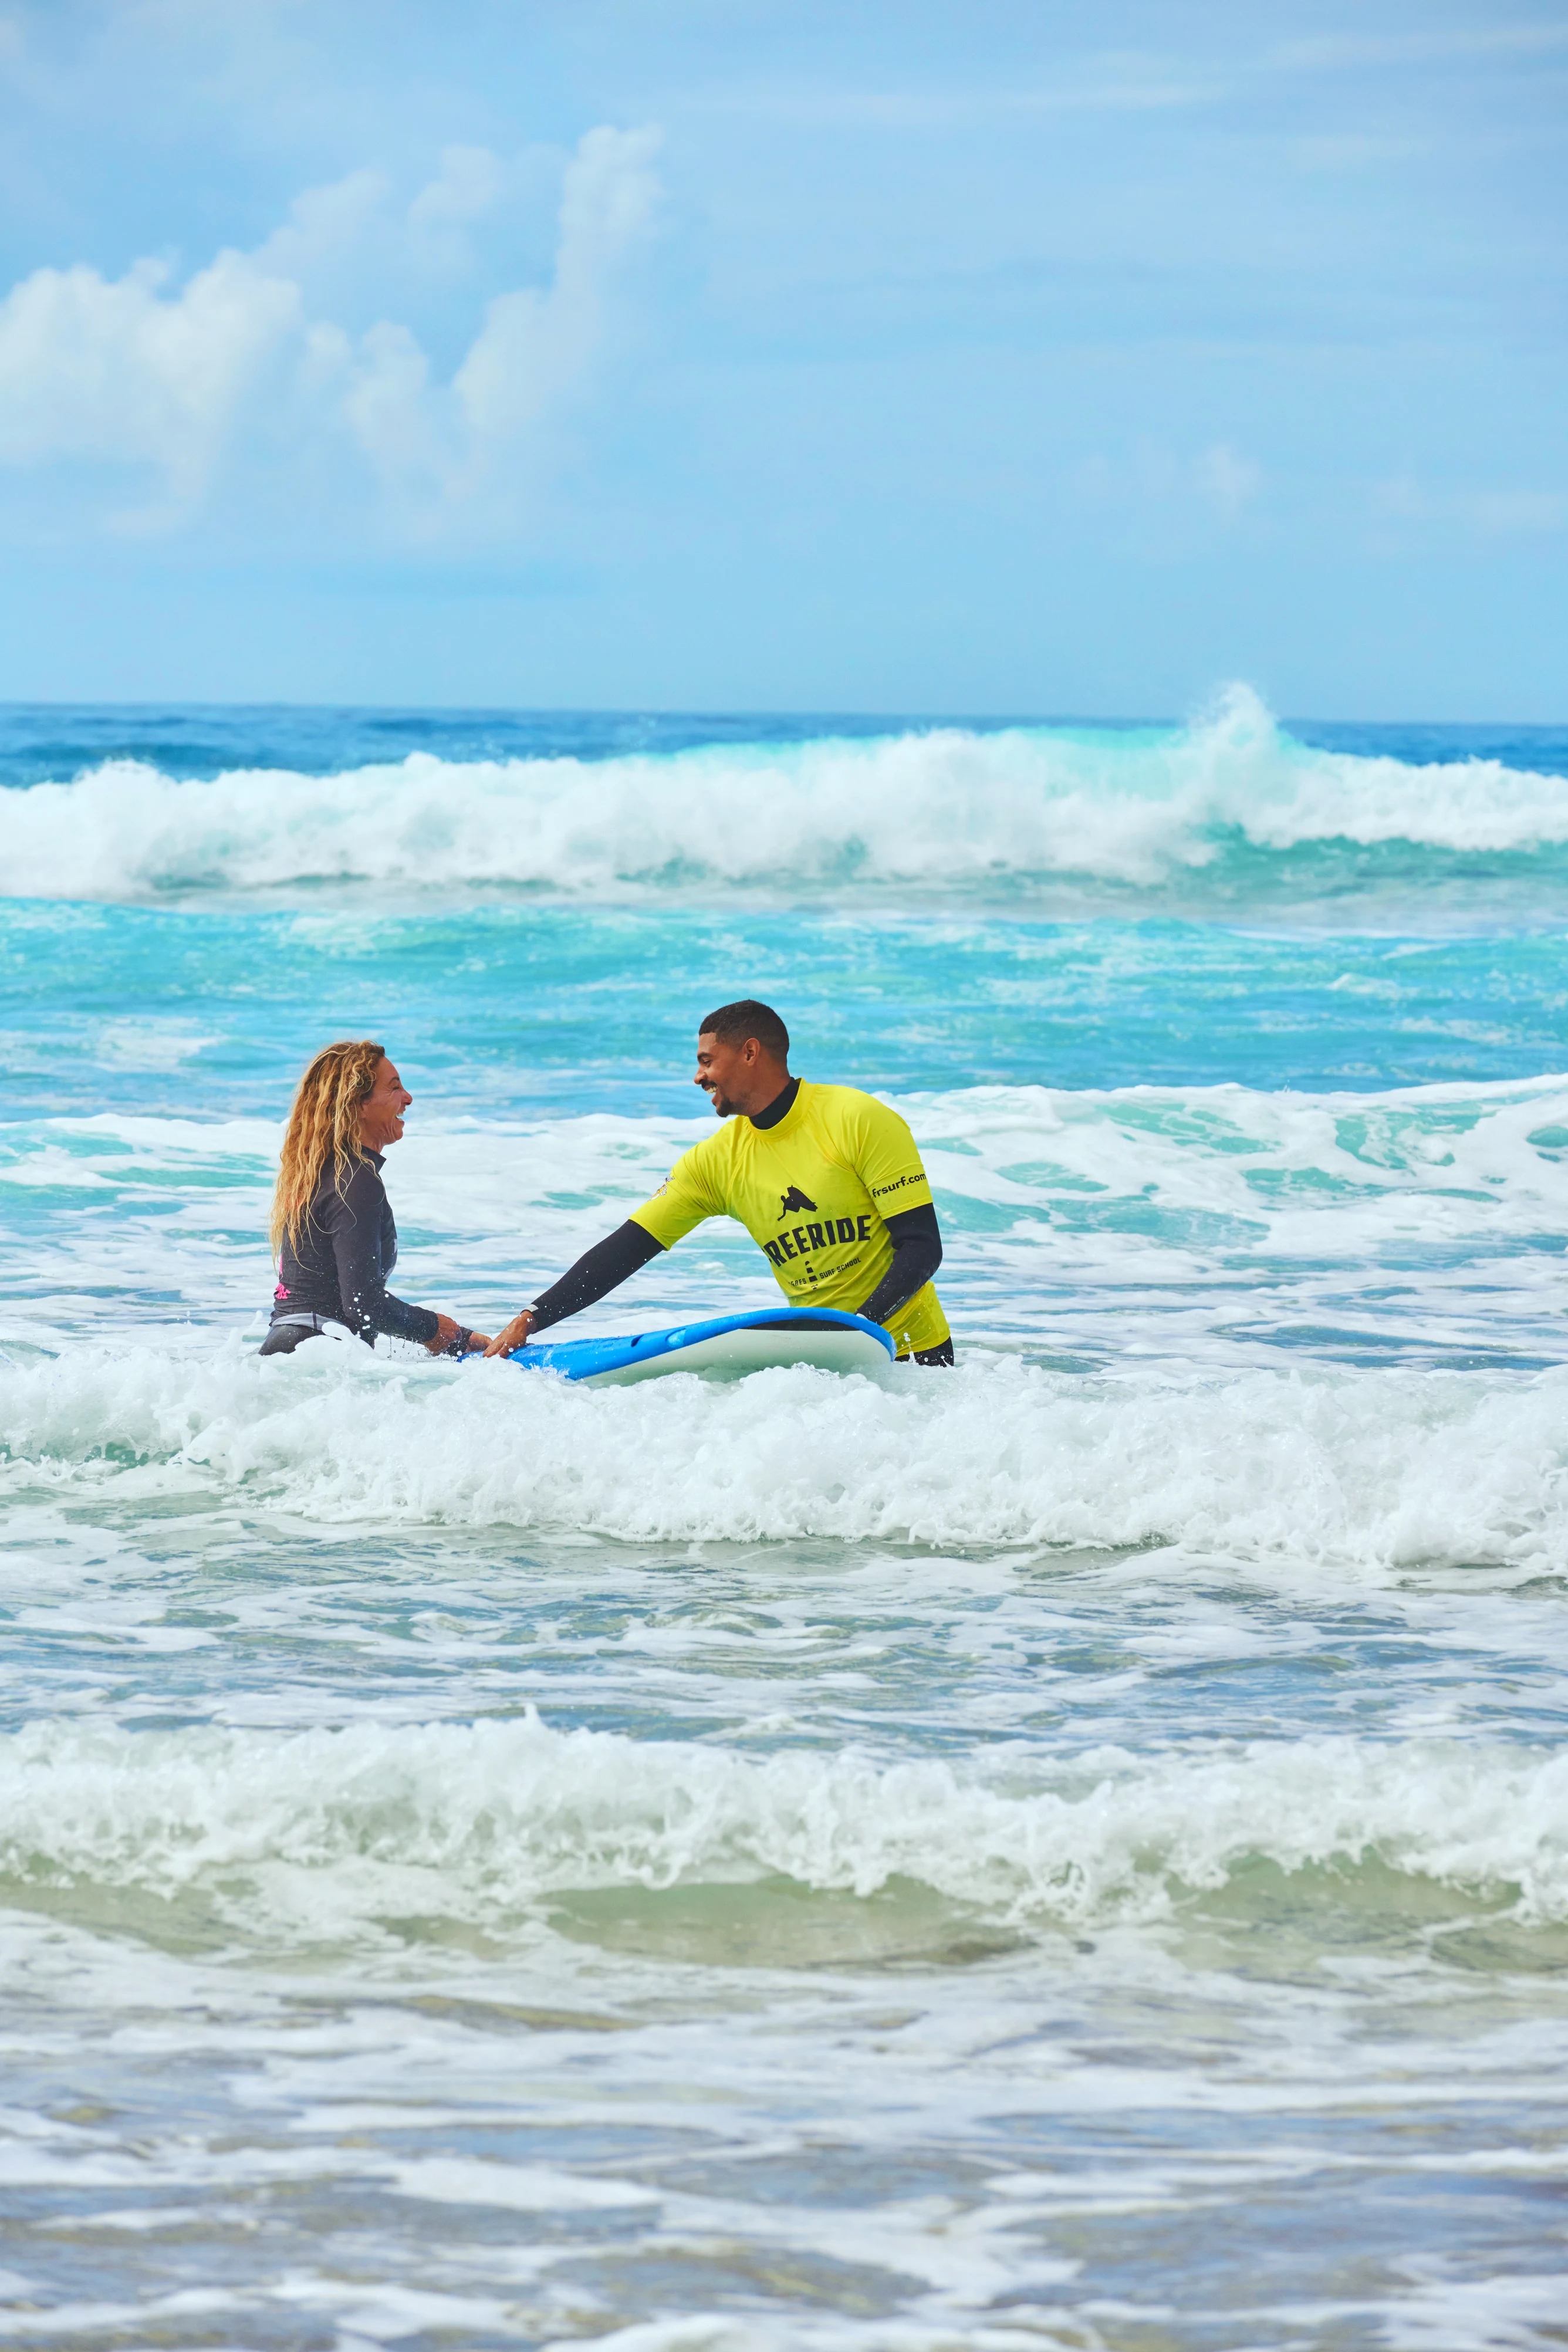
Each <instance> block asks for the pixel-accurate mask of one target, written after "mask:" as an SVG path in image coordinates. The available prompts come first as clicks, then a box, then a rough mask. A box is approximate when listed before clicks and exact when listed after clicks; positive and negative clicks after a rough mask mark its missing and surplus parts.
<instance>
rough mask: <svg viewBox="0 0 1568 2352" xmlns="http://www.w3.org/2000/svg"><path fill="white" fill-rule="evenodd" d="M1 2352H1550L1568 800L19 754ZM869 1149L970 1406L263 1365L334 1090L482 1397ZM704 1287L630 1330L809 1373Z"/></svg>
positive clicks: (1328, 730)
mask: <svg viewBox="0 0 1568 2352" xmlns="http://www.w3.org/2000/svg"><path fill="white" fill-rule="evenodd" d="M0 783H3V784H4V785H5V787H7V789H5V790H4V791H0V877H4V881H5V888H6V890H7V893H8V895H7V896H6V897H5V898H4V899H3V900H0V959H3V971H4V983H5V1006H4V1010H3V1011H0V1034H3V1038H4V1053H5V1069H6V1078H7V1087H6V1109H5V1118H4V1123H3V1125H0V1263H3V1265H4V1269H5V1307H4V1318H5V1319H4V1329H3V1332H0V1400H3V1402H4V1412H3V1415H0V1427H3V1430H4V1452H3V1454H0V1480H3V1482H4V1491H5V1532H4V1540H5V1570H6V1573H5V1612H4V1616H3V1618H0V1654H3V1656H4V1660H5V1667H6V1673H5V1685H4V1688H5V1699H4V1706H3V1712H0V1953H3V1958H4V1965H5V1973H6V1983H7V1990H8V1998H7V2001H6V2004H5V2023H4V2029H3V2030H4V2034H5V2053H6V2067H7V2074H8V2077H9V2088H8V2090H7V2091H6V2093H5V2112H4V2115H3V2116H0V2172H3V2175H4V2179H5V2184H6V2194H5V2198H4V2200H0V2207H3V2209H4V2214H5V2221H4V2225H3V2228H0V2336H5V2337H6V2338H8V2339H9V2340H15V2341H23V2342H35V2341H37V2342H42V2341H49V2342H54V2343H70V2344H73V2345H74V2344H83V2345H92V2346H100V2345H101V2346H104V2347H115V2346H121V2345H123V2346H133V2345H134V2346H141V2345H148V2346H151V2345H153V2344H158V2345H166V2344H173V2345H177V2346H187V2345H188V2346H192V2347H198V2346H199V2347H207V2346H211V2347H229V2346H246V2347H249V2346H268V2347H270V2346H273V2345H277V2346H289V2347H293V2346H300V2347H316V2346H321V2347H343V2352H361V2347H367V2346H371V2345H378V2344H387V2345H395V2346H401V2347H412V2348H413V2352H423V2347H488V2346H491V2345H495V2346H514V2345H521V2346H544V2345H552V2344H566V2343H573V2342H577V2341H581V2340H584V2339H588V2338H592V2339H595V2340H597V2341H606V2342H609V2343H611V2344H615V2345H617V2346H620V2347H625V2352H754V2347H761V2352H773V2347H781V2352H782V2347H796V2346H805V2347H810V2348H811V2352H816V2347H823V2352H839V2347H845V2352H939V2347H951V2346H956V2345H961V2344H962V2345H963V2346H966V2347H967V2346H971V2345H973V2346H979V2347H985V2348H986V2352H1025V2347H1027V2352H1038V2347H1044V2346H1064V2347H1065V2346H1072V2347H1112V2352H1152V2347H1182V2352H1186V2347H1194V2352H1197V2348H1198V2347H1202V2352H1210V2348H1211V2347H1212V2352H1251V2347H1271V2352H1272V2347H1292V2352H1294V2347H1301V2346H1314V2347H1316V2346H1323V2347H1330V2346H1331V2347H1336V2352H1338V2347H1362V2346H1365V2347H1383V2346H1393V2347H1412V2352H1469V2347H1494V2346H1504V2345H1506V2346H1508V2347H1526V2352H1529V2347H1537V2346H1541V2347H1545V2346H1548V2345H1551V2344H1553V2343H1556V2342H1558V2341H1560V2339H1561V2330H1562V2317H1563V2312H1564V2310H1568V2260H1565V2258H1564V2255H1563V2246H1562V2239H1561V2226H1560V2219H1559V2217H1558V2206H1559V2203H1560V2184H1561V2179H1562V2167H1563V2121H1562V2108H1563V2101H1562V2095H1561V2084H1562V2080H1563V2061H1564V2057H1565V2056H1568V2009H1565V2003H1564V1999H1563V1987H1564V1971H1565V1969H1568V1830H1565V1828H1564V1823H1565V1822H1568V1758H1565V1756H1564V1750H1563V1696H1564V1690H1565V1688H1568V1638H1565V1636H1564V1631H1563V1571H1564V1559H1565V1529H1568V1478H1565V1475H1564V1473H1565V1466H1568V1433H1565V1418H1564V1414H1565V1407H1568V1373H1565V1371H1564V1370H1563V1364H1564V1357H1565V1349H1564V1346H1563V1334H1564V1328H1565V1327H1564V1307H1565V1306H1568V1281H1565V1269H1564V1263H1563V1258H1564V1235H1565V1233H1568V1219H1565V1216H1564V1206H1565V1197H1564V1196H1565V1192H1568V1181H1565V1177H1564V1168H1563V1161H1564V1156H1565V1155H1568V1076H1565V1075H1563V1072H1564V1064H1565V1055H1564V1049H1563V1008H1564V1004H1565V1003H1568V939H1565V937H1564V929H1563V919H1562V912H1561V909H1562V907H1563V886H1564V884H1565V882H1568V730H1545V729H1530V730H1523V729H1511V730H1510V729H1507V728H1502V727H1499V728H1496V729H1491V730H1479V729H1471V730H1460V729H1438V728H1429V727H1426V728H1424V727H1415V726H1412V727H1410V728H1407V729H1389V728H1384V729H1375V730H1357V729H1353V728H1349V727H1342V726H1341V727H1330V726H1327V725H1323V726H1307V725H1304V724H1300V723H1298V724H1293V725H1291V726H1289V727H1281V726H1279V725H1277V724H1276V723H1275V722H1274V721H1273V720H1272V719H1270V717H1269V716H1268V713H1267V712H1266V711H1264V710H1263V709H1262V708H1261V706H1260V705H1259V704H1258V702H1257V700H1256V698H1253V697H1251V696H1250V695H1248V694H1247V693H1246V692H1245V691H1236V692H1233V693H1232V694H1231V695H1230V696H1229V697H1228V698H1226V699H1225V700H1224V701H1223V702H1221V703H1220V704H1219V705H1217V706H1216V708H1215V710H1214V711H1213V712H1212V713H1210V714H1209V715H1208V716H1207V717H1206V718H1205V719H1202V720H1201V721H1198V722H1195V723H1194V724H1193V725H1191V726H1190V727H1187V728H1185V729H1172V728H1169V727H1162V726H1156V725H1153V724H1151V725H1149V726H1147V727H1142V728H1134V729H1110V728H1105V727H1096V726H1090V725H1083V724H1068V723H1066V722H1063V723H1058V724H1054V725H1049V726H1042V725H1039V724H1033V723H1026V722H1022V721H1020V722H1018V723H1016V724H1009V725H1002V724H997V725H994V726H986V727H975V726H973V725H970V724H966V723H964V722H962V721H952V722H942V723H940V724H935V723H927V722H921V723H920V724H918V725H917V724H914V723H912V722H904V721H900V720H897V719H889V720H886V721H866V720H858V721H854V722H841V721H837V720H834V719H789V720H758V719H722V718H711V717H710V718H701V717H698V718H691V719H681V718H669V717H665V718H652V717H641V718H639V717H624V718H605V717H595V716H589V717H583V716H574V715H572V714H555V715H542V716H541V715H534V716H520V715H517V714H507V713H455V712H448V713H437V714H418V713H397V712H374V711H350V712H321V711H300V712H293V711H288V710H279V709H263V710H254V711H241V710H196V709H185V710H156V709H139V710H133V711H131V710H125V711H114V710H73V709H15V708H14V709H10V710H9V711H7V712H5V713H0ZM742 991H744V992H756V993H760V994H763V995H764V996H767V997H769V998H771V999H772V1000H773V1001H774V1002H776V1003H778V1004H779V1005H780V1007H781V1009H782V1010H783V1011H784V1013H785V1015H786V1018H787V1019H788V1021H789V1024H790V1026H791V1029H792V1033H793V1034H794V1036H795V1066H797V1067H799V1068H801V1069H802V1070H804V1071H805V1073H806V1074H807V1075H809V1076H816V1077H824V1078H835V1079H840V1080H847V1081H849V1082H852V1083H856V1084H859V1085H863V1086H866V1087H872V1088H875V1089H876V1090H877V1091H879V1092H880V1093H884V1094H887V1095H889V1096H890V1097H892V1098H893V1099H894V1100H895V1101H896V1102H897V1103H898V1104H899V1106H900V1108H901V1109H902V1110H903V1111H904V1112H905V1114H906V1116H907V1117H908V1118H910V1121H911V1123H912V1125H913V1126H914V1129H915V1131H916V1133H917V1135H918V1136H919V1138H920V1139H921V1145H922V1149H923V1150H924V1151H925V1154H926V1158H927V1162H928V1165H929V1166H930V1168H931V1173H932V1177H933V1181H934V1183H935V1186H936V1190H937V1193H938V1198H939V1202H940V1206H941V1211H942V1223H943V1231H944V1234H945V1236H946V1239H947V1247H948V1255H947V1261H946V1264H945V1265H944V1267H943V1271H942V1292H943V1297H944V1299H945V1302H946V1304H947V1307H948V1310H949V1314H950V1318H951V1319H952V1323H953V1327H954V1329H955V1333H956V1334H957V1338H958V1344H959V1350H960V1362H959V1366H958V1369H957V1370H956V1371H955V1372H954V1373H952V1375H951V1376H940V1377H939V1376H935V1375H917V1374H913V1373H908V1372H897V1373H895V1372H889V1374H888V1375H887V1376H886V1378H885V1379H883V1380H881V1381H868V1380H853V1381H836V1380H833V1379H831V1378H829V1377H827V1376H824V1375H816V1374H813V1373H809V1372H805V1371H795V1372H774V1373H767V1374H762V1375H758V1376H755V1377H753V1378H752V1379H751V1380H748V1381H742V1382H739V1383H734V1384H731V1385H721V1384H706V1383H702V1382H699V1381H692V1380H687V1379H680V1380H672V1381H664V1382H658V1383H653V1384H650V1385H648V1386H646V1387H643V1388H641V1389H635V1390H628V1391H614V1392H607V1393H589V1392H577V1391H570V1390H566V1389H563V1388H558V1387H556V1386H555V1385H554V1384H552V1383H548V1382H543V1381H520V1380H519V1379H518V1378H517V1376H516V1374H515V1373H512V1372H510V1370H508V1369H507V1368H506V1367H505V1366H500V1365H497V1366H486V1367H474V1366H468V1367H462V1368H459V1367H456V1366H451V1365H446V1364H435V1363H431V1362H430V1361H429V1360H426V1359H424V1358H423V1357H422V1356H418V1355H413V1356H410V1355H407V1354H405V1353H402V1352H400V1351H398V1350H397V1349H395V1348H392V1347H390V1346H387V1345H386V1344H385V1343H384V1345H383V1348H382V1349H380V1350H378V1351H377V1352H376V1353H375V1354H374V1355H372V1354H370V1353H369V1352H368V1351H365V1350H363V1349H336V1348H332V1347H329V1346H327V1345H324V1344H323V1345H322V1346H321V1347H319V1348H314V1347H313V1348H311V1349H306V1350H303V1351H301V1353H300V1355H299V1356H298V1357H295V1358H291V1359H285V1360H272V1361H268V1363H266V1364H262V1363H261V1362H260V1361H259V1360H258V1358H257V1356H256V1353H255V1348H256V1342H257V1340H258V1337H259V1334H260V1330H261V1328H262V1325H263V1319H264V1316H265V1310H266V1303H267V1300H268V1294H269V1289H270V1275H269V1271H268V1261H267V1256H266V1251H265V1247H264V1245H263V1243H262V1241H261V1234H262V1229H263V1224H264V1220H265V1213H266V1203H267V1197H268V1184H269V1171H270V1167H271V1164H272V1156H273V1154H274V1153H275V1150H276V1144H277V1138H278V1134H279V1123H280V1120H281V1118H282V1116H283V1113H284V1111H285V1109H286V1107H287V1103H288V1100H289V1092H290V1089H291V1086H292V1083H293V1080H294V1078H295V1076H297V1074H298V1070H299V1068H300V1064H301V1062H302V1061H303V1059H304V1057H305V1056H306V1055H307V1054H308V1053H309V1052H310V1050H311V1049H312V1047H313V1046H314V1045H317V1044H319V1043H321V1042H322V1041H323V1040H324V1039H325V1038H327V1037H329V1036H331V1035H333V1034H367V1033H369V1034H375V1035H377V1036H380V1037H381V1038H382V1039H383V1040H384V1043H385V1044H386V1045H387V1047H388V1049H389V1050H390V1051H391V1052H392V1053H393V1054H394V1055H395V1057H396V1059H397V1061H398V1063H399V1066H400V1067H401V1069H402V1070H403V1072H404V1074H405V1077H406V1078H407V1080H408V1082H409V1084H410V1085H411V1086H412V1087H413V1089H414V1092H415V1096H416V1101H415V1104H414V1108H413V1110H412V1113H411V1115H410V1120H409V1126H408V1133H407V1136H406V1139H405V1141H404V1142H403V1143H402V1144H400V1145H399V1146H398V1147H397V1149H396V1151H395V1154H394V1155H393V1157H392V1159H391V1160H390V1161H389V1165H388V1180H389V1184H390V1188H391V1191H392V1195H393V1199H394V1202H395V1206H396V1210H397V1214H398V1221H399V1228H400V1233H401V1235H402V1241H403V1257H402V1260H401V1264H400V1276H399V1282H400V1287H401V1288H402V1289H403V1290H404V1292H405V1295H406V1296H409V1297H416V1298H419V1299H421V1300H428V1301H429V1302H430V1303H432V1304H435V1305H438V1306H442V1307H448V1308H450V1309H452V1310H453V1311H455V1312H458V1313H459V1314H461V1315H462V1316H463V1317H464V1318H465V1319H466V1320H469V1321H473V1322H477V1323H479V1324H481V1325H487V1324H493V1322H494V1321H495V1320H497V1319H499V1318H500V1317H501V1316H503V1315H504V1314H505V1313H507V1312H509V1311H510V1309H511V1307H514V1306H515V1305H517V1304H518V1303H520V1301H521V1299H522V1298H524V1297H527V1296H529V1295H531V1291H532V1289H533V1288H535V1287H537V1286H538V1285H539V1284H540V1283H541V1282H542V1280H544V1279H545V1278H547V1277H548V1276H551V1275H552V1274H553V1273H555V1272H558V1271H559V1270H560V1268H561V1267H562V1266H563V1265H564V1264H565V1263H566V1262H567V1261H568V1260H569V1258H570V1257H571V1256H572V1255H575V1254H576V1252H577V1251H578V1250H579V1249H581V1248H582V1247H583V1246H584V1245H585V1244H587V1243H588V1242H589V1241H591V1240H593V1239H595V1238H596V1237H597V1236H598V1235H599V1234H601V1233H603V1232H604V1231H605V1230H607V1228H608V1227H609V1226H610V1225H612V1224H613V1223H616V1222H618V1221H619V1219H620V1218H621V1217H622V1216H623V1215H624V1214H625V1213H626V1208H627V1207H628V1206H629V1205H631V1204H633V1203H635V1202H636V1201H637V1200H638V1199H639V1198H641V1197H644V1195H645V1194H646V1192H647V1191H649V1190H651V1189H652V1188H653V1186H654V1185H656V1184H657V1183H658V1181H661V1180H662V1177H663V1175H664V1173H665V1171H666V1170H667V1169H668V1164H669V1161H670V1160H671V1158H672V1157H673V1156H674V1154H675V1153H676V1152H677V1151H678V1150H680V1149H681V1148H683V1146H684V1144H685V1143H686V1142H688V1141H689V1140H690V1139H692V1138H693V1137H694V1136H695V1135H697V1134H699V1133H701V1132H703V1131H705V1124H706V1120H707V1117H708V1114H707V1112H706V1109H705V1107H704V1105H703V1104H702V1103H701V1102H700V1100H699V1098H698V1097H696V1096H695V1095H694V1094H693V1093H692V1091H691V1088H690V1084H689V1052H690V1046H691V1041H692V1032H693V1029H694V1026H695V1023H696V1021H697V1019H698V1018H699V1017H700V1015H701V1013H704V1012H706V1011H707V1010H708V1009H709V1008H710V1005H711V1003H714V1002H715V1001H717V1000H719V999H721V998H722V997H726V996H729V995H732V994H734V993H737V992H742ZM772 1295H773V1293H772V1285H771V1280H770V1278H769V1277H768V1276H767V1274H766V1269H765V1266H764V1265H763V1264H762V1262H761V1261H760V1259H759V1258H758V1257H757V1255H756V1253H755V1252H754V1251H753V1250H752V1247H751V1245H750V1244H749V1243H747V1242H746V1241H745V1240H744V1238H743V1237H742V1236H741V1235H740V1234H738V1233H734V1234H731V1233H729V1232H726V1231H722V1230H719V1229H714V1228H710V1229H705V1230H704V1231H703V1232H702V1233H700V1234H698V1235H695V1236H693V1237H692V1238H691V1239H690V1240H689V1241H688V1242H687V1243H685V1244H682V1245H681V1247H680V1248H679V1250H678V1251H676V1252H674V1253H672V1254H671V1255H669V1256H668V1258H665V1259H662V1260H660V1261H659V1262H658V1264H657V1265H654V1266H651V1267H649V1268H647V1270H646V1271H645V1272H644V1274H642V1275H641V1276H638V1277H637V1279H636V1281H635V1282H634V1283H633V1284H631V1285H629V1286H627V1288H626V1290H625V1291H624V1292H623V1293H621V1294H620V1295H619V1296H618V1297H616V1298H614V1299H611V1300H608V1301H606V1302H605V1303H604V1304H603V1305H602V1306H601V1307H599V1308H598V1309H596V1310H594V1312H593V1314H592V1315H591V1316H589V1317H586V1318H584V1323H583V1328H599V1329H614V1328H627V1327H634V1328H635V1327H636V1326H637V1325H638V1324H653V1323H657V1322H660V1321H665V1320H669V1319H673V1318H676V1317H685V1316H686V1315H687V1314H689V1312H691V1311H693V1310H694V1309H698V1308H706V1307H716V1306H720V1305H722V1304H729V1303H739V1304H742V1305H745V1306H751V1305H754V1304H762V1303H765V1302H766V1300H767V1298H768V1297H770V1296H772Z"/></svg>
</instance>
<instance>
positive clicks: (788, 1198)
mask: <svg viewBox="0 0 1568 2352" xmlns="http://www.w3.org/2000/svg"><path fill="white" fill-rule="evenodd" d="M815 1208H816V1202H815V1201H814V1200H812V1199H811V1198H810V1197H809V1195H808V1194H806V1193H805V1192H802V1191H801V1189H800V1186H799V1185H798V1184H792V1185H791V1186H790V1188H789V1191H788V1192H786V1193H785V1194H784V1206H783V1208H782V1209H781V1210H780V1211H779V1223H780V1224H781V1225H782V1224H783V1223H784V1219H785V1218H786V1217H798V1216H799V1214H800V1213H801V1211H802V1210H803V1209H815Z"/></svg>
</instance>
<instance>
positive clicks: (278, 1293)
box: [272, 1283, 289, 1298]
mask: <svg viewBox="0 0 1568 2352" xmlns="http://www.w3.org/2000/svg"><path fill="white" fill-rule="evenodd" d="M272 1296H273V1297H274V1298H287V1297H288V1296H289V1293H288V1291H287V1290H286V1289H285V1288H284V1286H283V1285H282V1283H279V1286H278V1287H277V1289H276V1290H275V1291H274V1292H273V1294H272Z"/></svg>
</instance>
